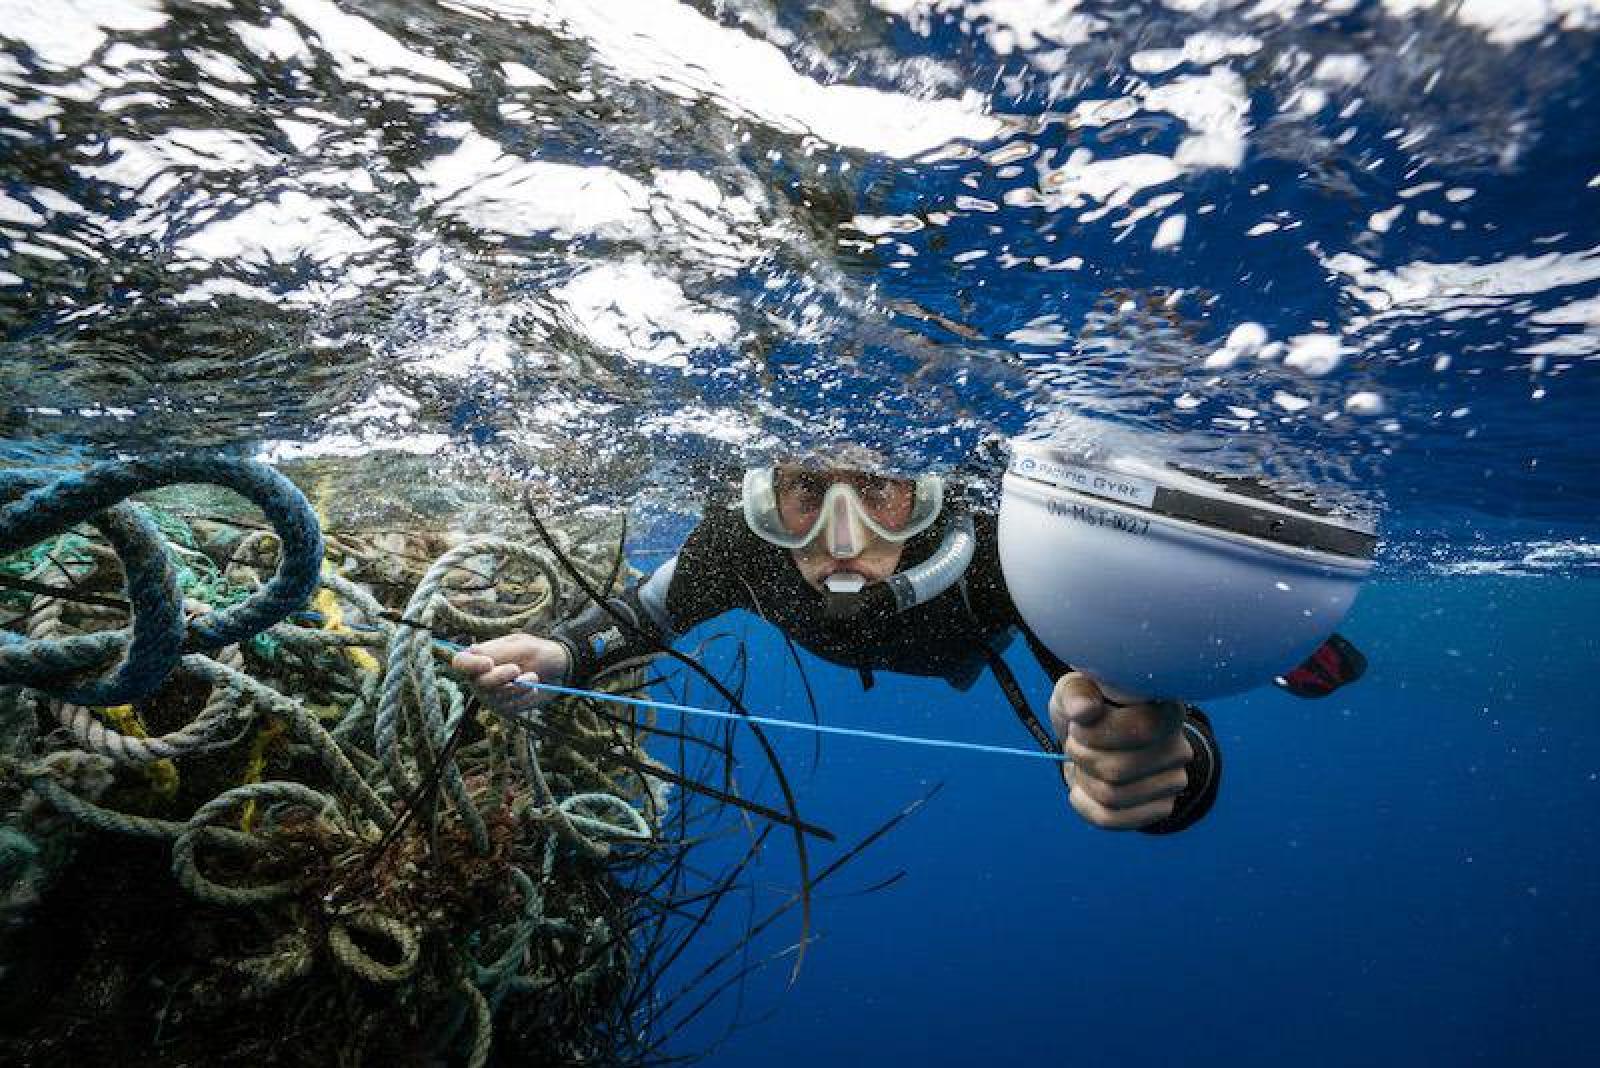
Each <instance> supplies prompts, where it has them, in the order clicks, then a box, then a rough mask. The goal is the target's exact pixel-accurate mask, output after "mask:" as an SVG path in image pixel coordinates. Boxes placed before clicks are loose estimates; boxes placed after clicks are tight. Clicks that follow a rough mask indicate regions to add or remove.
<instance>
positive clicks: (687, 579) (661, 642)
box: [550, 514, 747, 686]
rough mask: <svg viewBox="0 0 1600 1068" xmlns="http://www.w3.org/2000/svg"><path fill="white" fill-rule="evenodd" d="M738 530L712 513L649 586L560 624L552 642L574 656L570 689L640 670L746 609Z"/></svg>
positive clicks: (642, 585)
mask: <svg viewBox="0 0 1600 1068" xmlns="http://www.w3.org/2000/svg"><path fill="white" fill-rule="evenodd" d="M736 533H737V531H734V530H730V528H729V525H728V522H727V517H726V516H723V515H721V514H708V516H707V517H706V519H705V520H704V521H703V522H702V523H701V524H700V525H699V526H697V527H696V528H695V529H694V531H693V532H692V533H691V534H690V535H689V538H688V540H687V541H685V542H684V545H683V548H682V549H681V550H679V552H678V555H677V556H675V557H673V558H672V559H671V560H669V561H668V562H667V563H665V564H663V565H661V567H659V568H658V569H656V571H654V572H653V573H652V574H651V575H650V576H649V577H647V578H646V579H645V580H644V581H642V582H640V583H638V584H637V585H635V586H631V587H629V588H628V589H626V590H624V591H623V592H622V593H621V594H619V595H617V596H615V597H608V598H606V600H605V602H604V603H603V604H594V603H590V605H589V606H588V607H587V608H585V609H584V610H583V611H582V612H580V613H579V614H578V615H577V616H576V617H574V618H573V619H571V620H568V621H567V622H565V623H562V624H561V625H559V626H557V627H556V628H555V629H554V630H553V631H552V632H551V634H550V637H551V639H553V640H554V641H556V642H559V643H560V644H561V645H563V646H565V647H566V650H567V653H568V655H569V656H571V658H572V670H571V671H570V672H568V678H567V679H566V680H565V681H566V682H567V684H569V685H577V686H582V685H586V684H588V683H590V682H593V681H594V680H595V679H597V678H599V677H600V676H602V675H605V674H608V673H610V672H613V671H622V670H626V669H627V668H632V667H637V666H639V665H640V664H643V663H645V662H647V661H649V660H650V659H652V658H653V657H655V656H657V655H658V654H660V653H661V651H662V649H663V648H664V647H665V646H666V645H667V644H668V643H670V642H671V641H672V640H673V639H675V638H676V637H677V636H678V635H680V634H682V633H684V632H685V631H687V630H689V629H690V628H691V627H694V626H696V625H698V624H700V623H703V622H705V621H706V620H708V619H712V618H715V617H716V616H719V615H722V614H723V613H724V612H728V611H732V610H733V609H735V608H743V607H747V605H746V603H745V601H746V600H747V598H745V597H743V596H741V593H742V591H743V589H744V585H743V584H741V583H739V582H738V581H736V579H737V576H738V574H739V573H740V571H741V565H742V562H743V561H742V559H741V556H740V554H739V550H740V549H741V548H743V547H742V546H740V545H738V544H737V543H736V541H737V539H736V538H733V537H730V535H736ZM730 542H732V543H731V544H730Z"/></svg>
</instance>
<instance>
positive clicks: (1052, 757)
mask: <svg viewBox="0 0 1600 1068" xmlns="http://www.w3.org/2000/svg"><path fill="white" fill-rule="evenodd" d="M433 640H434V643H435V644H436V645H438V646H439V647H440V648H443V649H448V650H449V651H450V652H452V653H459V652H463V651H465V650H466V646H464V645H458V644H456V643H455V642H452V641H446V640H445V639H443V638H435V639H433ZM513 683H514V685H517V686H520V687H522V688H523V689H525V690H537V691H543V692H545V693H559V694H566V695H568V696H571V697H592V698H594V699H595V700H597V701H609V702H611V703H613V704H619V705H633V706H635V707H638V708H649V709H664V710H666V711H668V712H683V713H686V714H688V715H691V716H705V717H707V718H709V719H731V720H737V721H739V722H741V723H759V724H760V725H761V726H763V727H787V728H789V729H791V730H798V731H813V732H815V733H817V734H841V735H845V736H846V737H850V738H870V739H872V740H874V741H879V742H899V743H900V744H902V745H926V746H931V747H934V748H938V749H965V750H968V751H970V752H974V753H996V754H999V755H1000V756H1018V757H1032V758H1033V759H1035V760H1048V761H1051V762H1053V763H1056V764H1070V763H1072V758H1071V757H1069V756H1067V755H1066V754H1065V753H1044V752H1040V751H1039V750H1037V749H1012V748H1010V747H1009V746H1003V745H983V744H981V743H978V742H957V741H953V740H951V739H948V738H926V737H921V736H918V735H912V734H890V733H888V732H886V731H868V730H860V729H858V728H855V727H828V726H824V725H823V724H820V723H805V722H802V721H799V720H792V719H774V718H773V717H771V716H741V715H739V714H738V713H737V712H722V711H719V710H717V709H714V708H698V707H696V706H694V705H680V704H674V703H672V702H671V701H653V700H650V699H648V698H640V697H625V696H623V695H622V694H618V693H606V692H604V691H603V690H585V689H582V688H580V687H577V686H557V685H556V684H555V683H553V682H523V681H521V680H520V679H517V680H513Z"/></svg>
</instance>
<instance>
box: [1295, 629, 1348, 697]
mask: <svg viewBox="0 0 1600 1068" xmlns="http://www.w3.org/2000/svg"><path fill="white" fill-rule="evenodd" d="M1366 671H1367V658H1366V657H1365V656H1364V655H1362V653H1361V650H1359V649H1357V648H1356V647H1355V646H1354V645H1351V644H1350V642H1349V641H1347V640H1346V639H1344V638H1342V637H1340V636H1339V635H1337V634H1335V635H1333V636H1332V637H1330V638H1329V639H1328V640H1327V641H1325V642H1323V643H1322V644H1321V645H1320V646H1318V647H1317V651H1316V652H1314V653H1312V654H1311V655H1310V656H1308V657H1306V659H1305V663H1303V664H1301V665H1300V666H1299V667H1297V668H1295V669H1294V670H1293V671H1291V672H1289V673H1288V674H1286V675H1282V676H1279V677H1278V678H1276V679H1274V680H1273V681H1274V682H1276V683H1277V684H1278V685H1279V686H1281V687H1283V688H1284V689H1285V690H1288V691H1289V692H1290V693H1292V694H1294V695H1295V696H1296V697H1326V696H1328V695H1329V694H1330V693H1332V692H1333V691H1335V690H1337V689H1338V688H1339V687H1341V686H1344V685H1346V684H1347V683H1352V682H1354V681H1356V680H1357V679H1359V678H1360V677H1361V676H1362V675H1364V674H1366Z"/></svg>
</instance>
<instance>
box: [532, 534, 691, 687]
mask: <svg viewBox="0 0 1600 1068" xmlns="http://www.w3.org/2000/svg"><path fill="white" fill-rule="evenodd" d="M676 564H677V558H676V557H674V558H673V559H672V560H670V561H668V562H667V563H666V564H665V565H663V566H662V567H661V568H660V569H658V570H657V571H656V572H655V573H653V574H652V575H651V576H650V577H649V578H648V579H646V580H645V581H644V582H641V583H640V584H639V585H637V586H632V587H629V588H628V589H626V590H623V591H622V593H620V594H618V595H617V596H615V597H607V598H606V599H605V601H604V602H603V603H595V602H593V601H591V602H590V603H589V607H587V608H585V609H584V610H583V611H582V612H580V613H578V615H577V616H575V617H574V618H572V619H569V620H567V621H566V622H565V623H562V624H560V625H559V626H557V627H556V628H555V629H554V630H552V631H551V632H550V639H551V640H552V641H554V642H556V643H557V644H558V645H560V646H561V647H562V648H563V649H565V650H566V652H567V664H568V667H567V672H566V677H565V678H564V679H562V680H561V681H562V682H564V683H566V684H567V685H571V686H586V685H588V684H589V683H590V682H592V681H593V680H594V679H596V678H599V677H600V676H601V675H604V674H607V673H608V672H612V671H622V670H626V669H627V668H630V667H637V666H639V665H640V664H644V663H647V662H648V661H650V660H651V659H652V658H654V657H655V656H657V655H658V654H659V653H660V652H661V649H662V647H663V646H665V645H666V644H667V643H668V642H670V641H671V640H672V637H673V633H672V628H671V621H670V620H669V619H668V618H667V616H666V610H665V600H664V596H665V588H666V586H667V584H669V583H670V582H671V581H672V577H673V572H674V571H675V565H676Z"/></svg>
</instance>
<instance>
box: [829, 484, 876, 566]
mask: <svg viewBox="0 0 1600 1068" xmlns="http://www.w3.org/2000/svg"><path fill="white" fill-rule="evenodd" d="M866 547H867V532H866V531H865V530H863V529H862V528H861V521H860V520H858V519H857V518H856V512H855V509H854V508H851V507H850V501H849V500H848V499H847V498H846V497H845V495H844V494H842V493H841V494H838V495H836V496H835V497H834V498H833V500H832V501H830V502H829V505H828V555H829V556H831V557H833V558H834V559H835V560H848V559H849V558H850V557H852V556H860V555H861V551H862V550H863V549H865V548H866Z"/></svg>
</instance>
